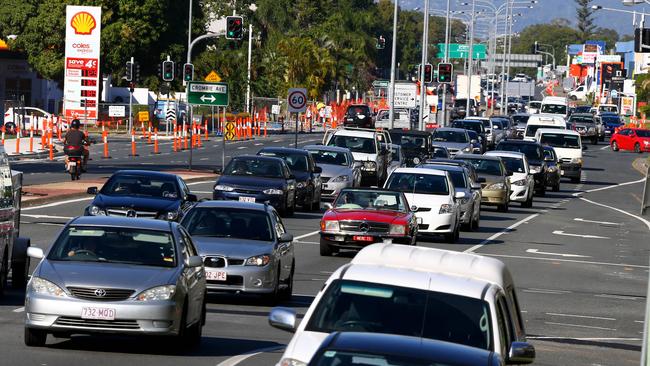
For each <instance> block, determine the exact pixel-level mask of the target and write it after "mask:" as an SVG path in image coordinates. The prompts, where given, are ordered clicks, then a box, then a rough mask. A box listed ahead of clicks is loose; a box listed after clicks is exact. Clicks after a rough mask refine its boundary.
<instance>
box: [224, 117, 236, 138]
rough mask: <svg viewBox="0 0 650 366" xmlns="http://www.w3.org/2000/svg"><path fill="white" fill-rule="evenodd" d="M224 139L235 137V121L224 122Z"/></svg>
mask: <svg viewBox="0 0 650 366" xmlns="http://www.w3.org/2000/svg"><path fill="white" fill-rule="evenodd" d="M223 136H224V138H225V139H226V141H232V140H234V139H235V122H226V130H225V132H224V134H223Z"/></svg>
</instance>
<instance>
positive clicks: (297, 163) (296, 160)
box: [259, 151, 308, 172]
mask: <svg viewBox="0 0 650 366" xmlns="http://www.w3.org/2000/svg"><path fill="white" fill-rule="evenodd" d="M259 154H260V155H262V156H275V157H278V158H281V159H282V160H284V161H285V162H286V163H287V165H288V166H289V169H291V170H292V171H294V172H306V171H307V170H308V168H307V167H308V163H307V156H306V155H303V154H295V153H287V152H275V151H274V152H271V151H260V153H259Z"/></svg>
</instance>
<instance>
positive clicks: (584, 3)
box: [575, 0, 595, 43]
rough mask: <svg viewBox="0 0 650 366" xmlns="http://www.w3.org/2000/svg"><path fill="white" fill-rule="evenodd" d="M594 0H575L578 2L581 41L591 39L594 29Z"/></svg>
mask: <svg viewBox="0 0 650 366" xmlns="http://www.w3.org/2000/svg"><path fill="white" fill-rule="evenodd" d="M591 1H592V0H575V2H576V4H577V8H576V13H577V18H578V34H579V35H580V43H584V42H585V41H587V40H588V39H589V37H590V36H591V34H592V32H593V31H594V28H595V25H594V19H593V16H594V10H593V9H592V8H591Z"/></svg>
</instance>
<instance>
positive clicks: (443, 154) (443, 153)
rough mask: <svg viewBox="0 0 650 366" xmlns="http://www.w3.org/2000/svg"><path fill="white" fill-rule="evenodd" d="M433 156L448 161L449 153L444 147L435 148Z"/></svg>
mask: <svg viewBox="0 0 650 366" xmlns="http://www.w3.org/2000/svg"><path fill="white" fill-rule="evenodd" d="M431 156H432V157H433V158H444V159H447V158H448V157H449V152H448V151H447V149H445V148H443V147H434V148H433V152H432V153H431Z"/></svg>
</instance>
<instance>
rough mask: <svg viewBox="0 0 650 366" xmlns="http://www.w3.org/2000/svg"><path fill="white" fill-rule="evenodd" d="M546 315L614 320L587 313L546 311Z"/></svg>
mask: <svg viewBox="0 0 650 366" xmlns="http://www.w3.org/2000/svg"><path fill="white" fill-rule="evenodd" d="M546 315H551V316H564V317H570V318H584V319H596V320H608V321H615V320H616V319H614V318H605V317H602V316H588V315H575V314H561V313H546Z"/></svg>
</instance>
